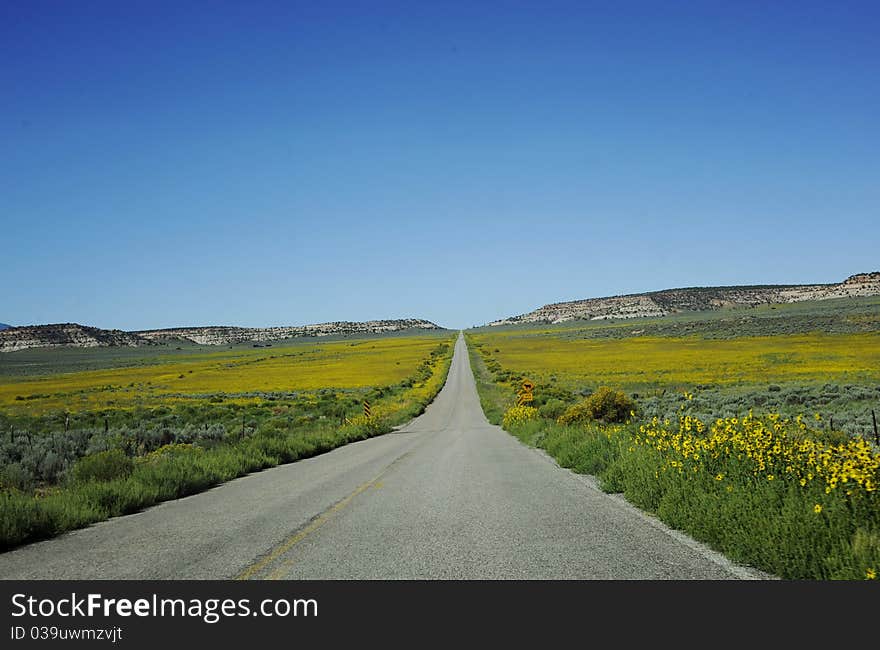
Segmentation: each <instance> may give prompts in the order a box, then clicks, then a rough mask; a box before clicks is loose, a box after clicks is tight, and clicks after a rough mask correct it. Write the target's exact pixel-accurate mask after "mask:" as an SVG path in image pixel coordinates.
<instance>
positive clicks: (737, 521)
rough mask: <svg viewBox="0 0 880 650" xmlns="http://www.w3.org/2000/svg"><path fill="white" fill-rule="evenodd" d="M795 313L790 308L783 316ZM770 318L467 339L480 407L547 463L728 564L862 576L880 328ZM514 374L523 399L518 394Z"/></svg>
mask: <svg viewBox="0 0 880 650" xmlns="http://www.w3.org/2000/svg"><path fill="white" fill-rule="evenodd" d="M720 317H723V315H722V316H719V318H720ZM843 317H845V316H843ZM699 320H701V319H694V321H693V322H698V321H699ZM809 320H810V319H809V317H808V314H806V313H805V312H804V310H803V308H800V309H799V310H798V311H797V322H804V321H807V322H809ZM705 322H707V323H710V324H711V325H710V327H709V330H710V332H714V331H716V330H717V323H715V322H714V321H713V320H712V319H710V318H705ZM860 322H862V323H864V322H874V323H877V322H878V321H877V319H874V320H873V321H872V319H870V318H865V319H862V320H861V321H860ZM780 324H782V325H784V328H785V330H784V333H773V332H764V333H763V334H762V335H761V336H760V337H754V336H742V337H739V338H733V339H728V340H719V339H717V338H714V337H713V336H708V337H702V336H700V333H699V330H698V329H697V330H695V332H694V333H693V334H692V335H690V336H688V337H680V336H673V337H667V338H665V339H664V338H663V337H652V339H651V340H650V341H648V342H647V343H645V342H644V341H639V342H637V341H634V340H631V339H623V338H621V337H620V336H619V330H620V328H622V327H628V328H632V329H634V330H639V329H641V327H640V326H639V324H638V323H627V324H621V323H613V324H610V325H608V324H606V325H605V327H606V329H608V330H611V331H614V335H613V336H609V337H607V338H604V339H603V338H601V337H599V336H597V335H596V330H598V329H599V328H598V327H593V326H591V325H584V324H581V325H580V327H585V328H587V329H590V330H591V335H590V336H584V337H574V336H572V331H573V330H575V329H576V328H574V327H573V326H571V325H569V326H567V327H561V328H559V329H558V330H554V328H552V327H550V328H548V327H546V326H545V327H542V328H533V329H531V330H529V329H528V328H515V329H514V328H510V329H507V330H506V331H505V330H499V331H497V332H493V331H491V330H487V329H483V330H479V331H471V332H469V333H467V338H468V343H469V349H470V356H471V365H472V368H473V371H474V375H475V378H476V380H477V387H478V391H479V393H480V397H481V401H482V402H483V404H484V410H485V411H486V414H487V417H488V418H489V419H490V421H493V422H494V423H496V424H501V425H502V426H504V428H505V429H506V430H508V431H509V432H510V433H512V434H513V435H515V436H516V437H518V438H519V439H520V440H522V441H523V442H524V443H526V444H529V445H533V446H538V447H541V448H543V449H545V450H546V451H547V452H548V453H549V454H550V455H551V456H553V457H554V458H555V459H556V460H557V462H559V464H560V465H561V466H563V467H567V468H570V469H572V470H573V471H576V472H580V473H586V474H593V475H596V476H597V477H599V479H600V483H601V485H602V487H603V489H605V490H606V491H608V492H619V493H623V494H624V496H625V497H626V498H627V499H628V500H629V501H630V502H632V503H634V504H635V505H637V506H639V507H641V508H643V509H644V510H646V511H648V512H651V513H654V514H656V515H657V516H658V517H659V518H660V519H662V520H663V521H664V522H666V523H667V524H669V525H670V526H672V527H674V528H677V529H680V530H683V531H686V532H687V533H689V534H690V535H691V536H693V537H694V538H695V539H698V540H700V541H703V542H705V543H707V544H709V545H710V546H712V547H714V548H715V549H717V550H719V551H721V552H723V553H725V554H726V555H727V556H728V557H730V558H732V559H734V560H736V561H738V562H741V563H744V564H749V565H752V566H756V567H759V568H761V569H763V570H766V571H768V572H771V573H773V574H775V575H778V576H780V577H783V578H789V579H874V578H876V576H877V572H878V571H880V493H878V490H877V487H878V483H880V447H878V445H877V442H876V439H875V437H874V435H875V434H874V429H873V422H872V416H871V410H872V408H873V409H875V410H878V407H880V364H878V363H877V361H878V360H880V336H878V334H877V332H876V331H860V332H858V333H856V332H844V333H839V334H825V333H817V332H814V333H805V332H797V331H794V332H792V331H789V330H790V329H791V328H793V327H794V325H792V323H791V322H788V321H785V320H783V321H780ZM719 343H720V344H723V345H719ZM737 351H739V357H737ZM514 364H516V365H514ZM525 379H528V380H530V381H532V382H533V383H534V384H535V388H534V393H533V395H534V400H533V401H532V402H528V403H525V404H518V403H517V391H518V389H519V386H520V384H521V382H522V381H523V380H525ZM832 421H833V422H832Z"/></svg>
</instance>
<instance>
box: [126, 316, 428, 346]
mask: <svg viewBox="0 0 880 650" xmlns="http://www.w3.org/2000/svg"><path fill="white" fill-rule="evenodd" d="M408 329H424V330H439V329H442V328H441V327H440V326H439V325H435V324H434V323H432V322H430V321H426V320H421V319H416V318H404V319H398V320H371V321H365V322H362V323H357V322H351V321H337V322H334V323H319V324H317V325H302V326H299V327H222V326H220V327H218V326H212V327H177V328H171V329H163V330H144V331H140V332H134V334H137V335H138V336H141V337H143V338H146V339H149V340H152V341H162V340H167V339H178V340H184V341H191V342H193V343H198V344H200V345H227V344H231V343H245V342H250V341H253V342H266V341H278V340H281V339H290V338H298V337H303V336H331V335H334V334H336V335H338V334H378V333H381V332H400V331H403V330H408Z"/></svg>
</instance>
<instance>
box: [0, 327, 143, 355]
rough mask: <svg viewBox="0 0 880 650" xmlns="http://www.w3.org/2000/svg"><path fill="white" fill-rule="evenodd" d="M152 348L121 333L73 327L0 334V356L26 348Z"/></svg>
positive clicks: (13, 330) (13, 329) (20, 329)
mask: <svg viewBox="0 0 880 650" xmlns="http://www.w3.org/2000/svg"><path fill="white" fill-rule="evenodd" d="M139 345H154V343H153V342H152V341H149V340H147V339H144V338H141V337H140V336H137V335H136V334H132V333H131V332H123V331H122V330H103V329H99V328H97V327H88V326H86V325H78V324H76V323H56V324H53V325H28V326H25V327H10V328H8V329H4V330H2V331H0V352H14V351H16V350H26V349H28V348H58V347H74V348H97V347H106V346H130V347H136V346H139Z"/></svg>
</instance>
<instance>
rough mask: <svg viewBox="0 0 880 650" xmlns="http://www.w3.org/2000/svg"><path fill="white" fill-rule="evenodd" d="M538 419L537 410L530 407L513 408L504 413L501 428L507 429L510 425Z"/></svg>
mask: <svg viewBox="0 0 880 650" xmlns="http://www.w3.org/2000/svg"><path fill="white" fill-rule="evenodd" d="M537 417H538V409H536V408H534V407H531V406H514V407H512V408H509V409H507V411H506V412H505V413H504V418H503V420H502V426H503V427H504V428H505V429H508V428H509V427H510V425H512V424H522V423H524V422H528V421H529V420H534V419H535V418H537Z"/></svg>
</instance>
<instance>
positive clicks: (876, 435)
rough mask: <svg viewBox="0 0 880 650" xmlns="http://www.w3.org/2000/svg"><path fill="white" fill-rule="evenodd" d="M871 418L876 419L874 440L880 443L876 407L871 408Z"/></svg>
mask: <svg viewBox="0 0 880 650" xmlns="http://www.w3.org/2000/svg"><path fill="white" fill-rule="evenodd" d="M871 419H872V420H873V421H874V442H875V443H876V444H878V445H880V434H878V433H877V416H876V415H875V414H874V409H871Z"/></svg>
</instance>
